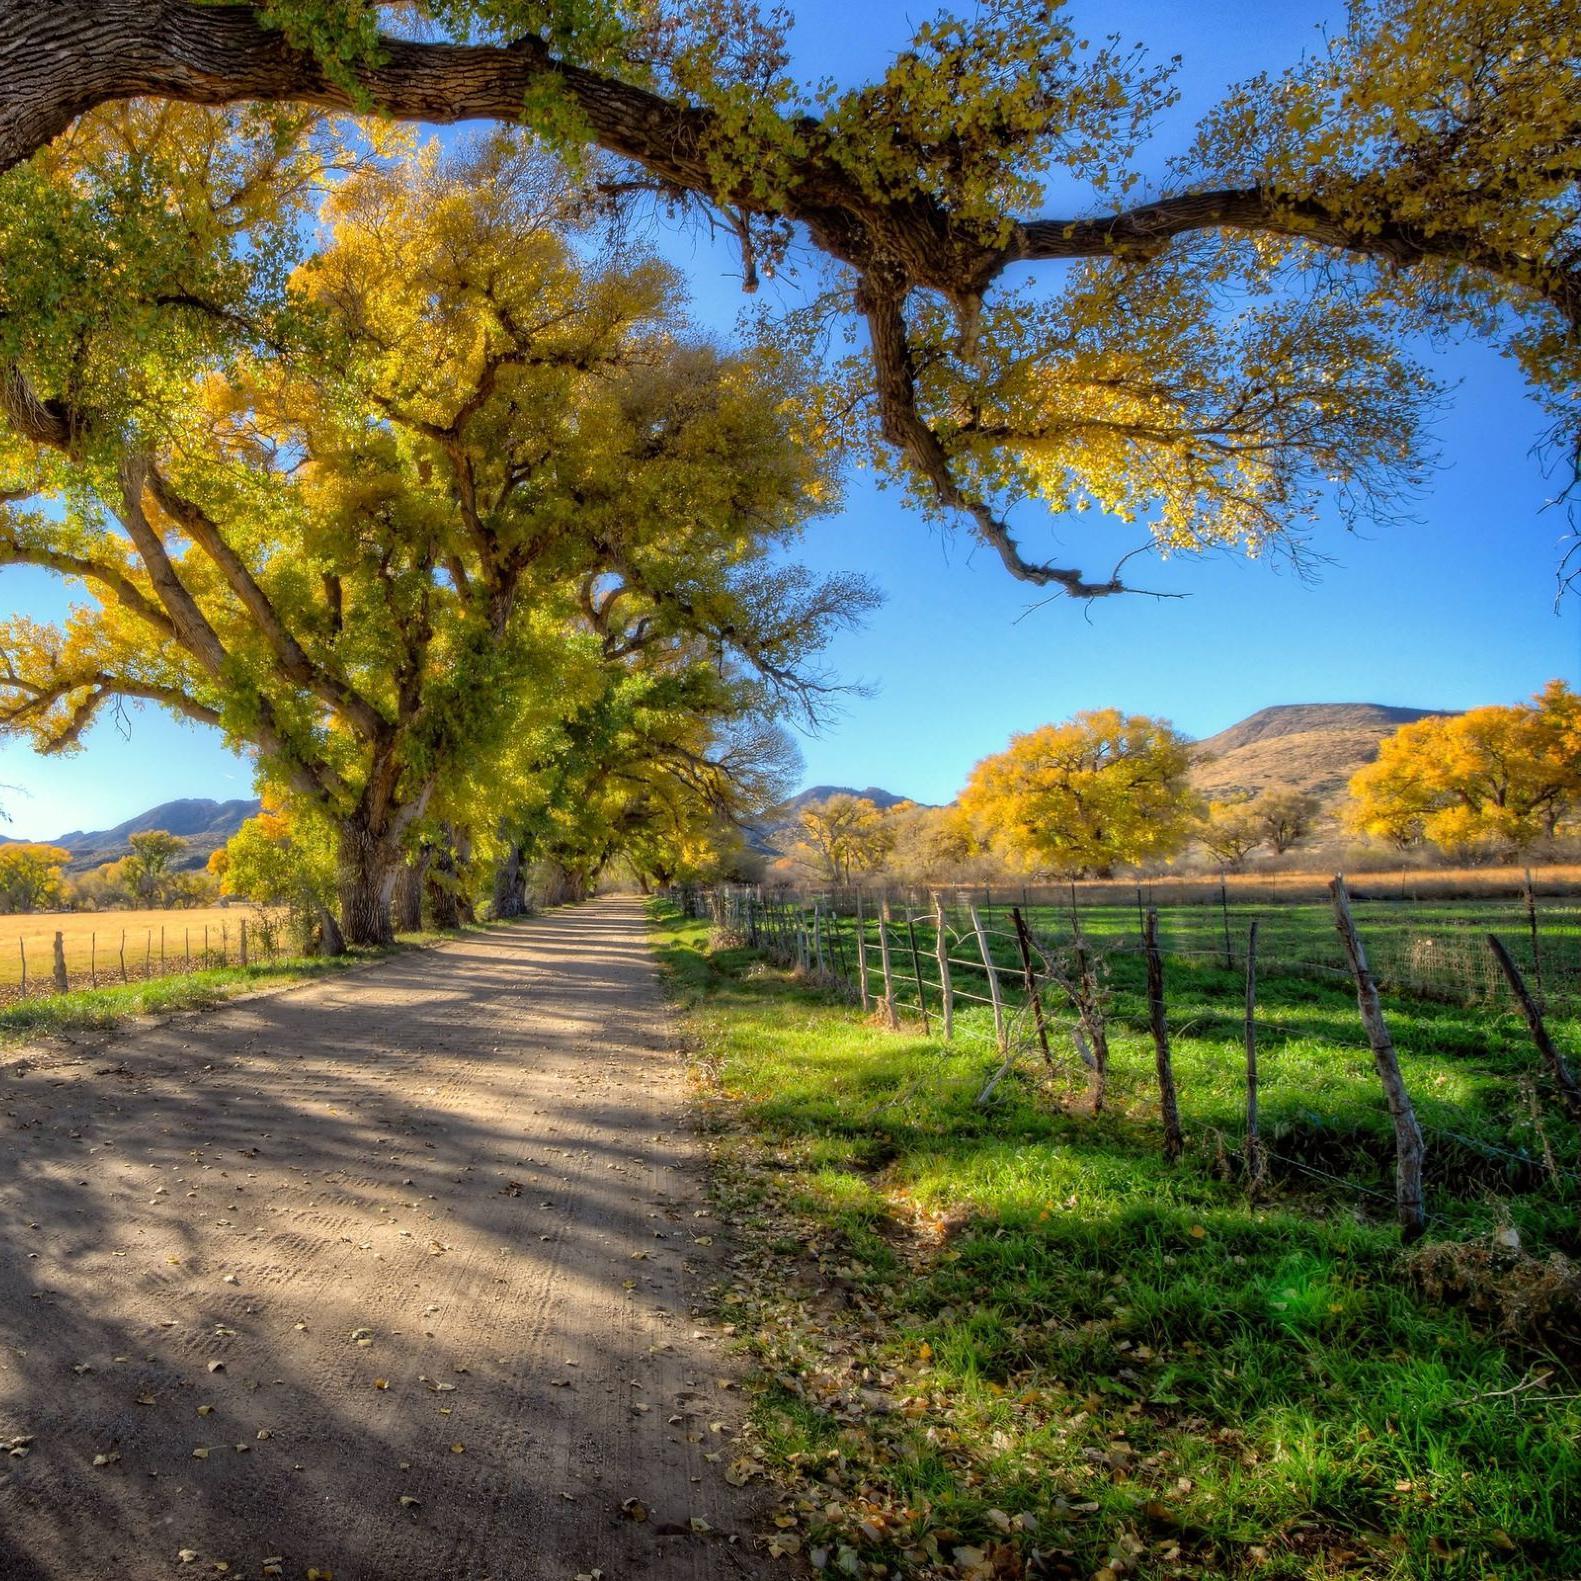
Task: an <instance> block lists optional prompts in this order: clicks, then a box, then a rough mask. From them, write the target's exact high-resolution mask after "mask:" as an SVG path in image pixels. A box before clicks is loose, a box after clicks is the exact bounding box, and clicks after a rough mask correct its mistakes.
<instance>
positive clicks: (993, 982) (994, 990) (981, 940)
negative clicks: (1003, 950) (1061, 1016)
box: [967, 906, 1006, 1054]
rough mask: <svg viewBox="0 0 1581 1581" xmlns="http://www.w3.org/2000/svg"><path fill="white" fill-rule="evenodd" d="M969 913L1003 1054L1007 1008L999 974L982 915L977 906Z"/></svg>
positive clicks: (969, 908) (970, 908) (995, 1028)
mask: <svg viewBox="0 0 1581 1581" xmlns="http://www.w3.org/2000/svg"><path fill="white" fill-rule="evenodd" d="M967 911H968V913H969V915H970V916H971V919H972V930H973V932H975V933H976V935H977V953H978V954H979V955H981V956H982V958H983V970H984V971H985V972H987V973H988V998H989V1001H990V1002H991V1003H992V1005H993V1007H994V1042H995V1043H997V1044H998V1045H999V1052H1000V1053H1001V1054H1003V1053H1004V1051H1005V1043H1006V1038H1005V1007H1004V1005H1003V1003H1002V1002H1001V1001H1000V998H999V973H998V971H997V970H996V969H995V967H994V958H993V956H992V955H990V954H989V952H988V934H987V932H986V931H985V930H984V928H983V919H982V915H981V914H980V913H979V911H978V910H977V907H976V906H968V907H967Z"/></svg>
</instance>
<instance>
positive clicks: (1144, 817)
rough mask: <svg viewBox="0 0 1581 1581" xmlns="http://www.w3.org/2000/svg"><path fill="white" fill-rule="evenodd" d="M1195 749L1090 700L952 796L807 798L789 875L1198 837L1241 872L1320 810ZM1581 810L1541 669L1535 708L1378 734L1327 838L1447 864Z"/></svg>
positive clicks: (1061, 854) (1056, 857)
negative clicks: (926, 802) (1205, 767)
mask: <svg viewBox="0 0 1581 1581" xmlns="http://www.w3.org/2000/svg"><path fill="white" fill-rule="evenodd" d="M1196 763H1197V754H1196V753H1195V752H1194V749H1193V747H1192V744H1191V743H1190V742H1189V741H1188V740H1187V739H1186V738H1185V737H1184V736H1182V735H1180V734H1179V733H1178V732H1177V731H1176V730H1175V729H1174V728H1173V727H1172V726H1171V725H1170V724H1169V723H1168V721H1166V720H1162V719H1154V718H1149V717H1148V716H1146V715H1141V714H1131V715H1126V714H1122V713H1121V712H1120V711H1119V710H1117V709H1096V710H1092V711H1090V712H1086V713H1081V714H1078V715H1076V717H1075V718H1074V719H1071V720H1069V721H1067V722H1066V723H1064V724H1060V725H1045V726H1043V727H1042V728H1041V729H1038V730H1031V731H1028V732H1026V733H1025V734H1023V735H1018V736H1016V737H1014V738H1013V739H1012V741H1011V743H1010V745H1009V746H1008V747H1007V748H1006V749H1005V750H1004V751H1003V752H999V753H995V754H993V755H992V756H990V757H987V758H984V759H983V760H982V762H980V763H979V764H977V766H976V767H975V768H974V769H973V770H972V772H971V775H970V777H969V779H968V780H967V784H966V788H965V789H964V790H963V791H962V793H961V795H960V797H959V799H958V800H957V801H956V802H954V803H953V804H952V805H950V806H948V807H919V806H916V805H914V804H913V803H911V802H901V803H899V804H897V805H896V806H894V807H892V808H889V809H888V810H881V809H880V808H879V807H877V806H876V805H875V804H874V803H873V802H871V801H869V800H866V799H864V798H860V797H856V796H848V795H840V796H834V797H831V798H829V799H828V800H827V801H824V802H821V803H818V804H815V805H813V806H809V807H805V808H803V809H802V810H801V811H800V812H799V814H798V817H797V820H796V825H795V827H794V829H793V830H792V831H791V840H790V843H789V848H788V850H787V853H786V856H785V858H784V859H783V861H782V864H781V867H782V871H784V872H786V873H801V874H804V875H805V874H814V875H816V876H817V877H819V878H820V879H823V880H825V881H827V882H831V883H836V884H843V883H849V882H850V881H851V880H852V879H854V878H857V877H859V876H861V875H864V874H875V873H883V874H885V875H886V876H889V877H892V878H894V879H896V880H898V881H901V882H912V883H932V882H943V881H956V882H962V881H970V880H981V879H984V878H989V877H995V876H1001V875H1010V874H1015V875H1029V874H1035V875H1046V876H1060V877H1067V876H1069V877H1092V876H1095V877H1103V876H1107V875H1109V874H1111V873H1113V872H1115V871H1116V870H1118V869H1121V868H1148V867H1152V866H1156V865H1158V864H1161V863H1164V862H1169V861H1173V860H1174V859H1175V858H1177V857H1178V856H1180V855H1181V854H1182V853H1184V852H1186V851H1188V850H1189V849H1190V848H1192V847H1193V846H1195V847H1197V848H1199V849H1200V850H1201V851H1203V852H1204V853H1205V854H1207V855H1208V856H1209V857H1211V858H1212V859H1213V861H1214V862H1215V863H1216V864H1217V865H1220V866H1223V867H1228V868H1232V869H1239V868H1241V867H1242V866H1244V865H1245V863H1246V861H1247V860H1248V858H1250V857H1251V856H1252V855H1253V854H1254V853H1256V852H1259V851H1263V852H1266V853H1268V854H1270V855H1272V856H1283V855H1285V854H1286V853H1288V852H1289V851H1291V850H1293V849H1295V848H1297V847H1299V846H1300V845H1301V843H1302V842H1303V841H1305V840H1307V839H1308V838H1310V837H1311V836H1312V835H1313V834H1314V833H1315V832H1316V831H1317V830H1319V828H1320V827H1322V825H1323V821H1324V807H1323V804H1322V803H1321V801H1319V800H1318V798H1316V797H1314V796H1311V795H1308V794H1306V793H1305V792H1302V791H1299V790H1295V789H1290V788H1286V787H1273V788H1270V789H1267V790H1265V791H1263V792H1261V793H1260V794H1256V795H1252V794H1247V795H1244V796H1240V797H1231V798H1226V799H1223V800H1205V799H1204V798H1202V797H1201V796H1200V795H1198V793H1197V792H1196V791H1195V790H1194V789H1193V786H1192V770H1193V768H1194V767H1195V766H1196ZM1578 812H1581V697H1577V695H1576V694H1575V693H1574V692H1572V691H1570V689H1569V688H1568V687H1566V686H1565V685H1564V683H1563V682H1560V681H1553V682H1551V683H1550V684H1549V685H1548V686H1547V687H1545V688H1544V689H1543V690H1542V691H1541V692H1540V693H1538V694H1537V695H1536V696H1535V697H1534V698H1533V699H1532V700H1531V701H1530V702H1528V703H1520V704H1515V705H1512V706H1509V707H1488V708H1478V709H1472V710H1471V711H1469V712H1467V713H1464V714H1455V715H1442V716H1430V717H1428V718H1426V719H1422V720H1419V721H1417V722H1416V723H1414V724H1409V725H1405V726H1403V727H1402V728H1401V729H1400V730H1399V731H1397V732H1396V733H1395V734H1394V735H1393V736H1391V737H1389V738H1388V739H1387V740H1385V741H1384V742H1383V743H1382V746H1381V748H1380V750H1379V755H1378V758H1377V760H1376V761H1375V762H1373V763H1371V764H1369V765H1367V766H1366V767H1365V768H1363V769H1361V770H1360V771H1359V772H1358V773H1357V774H1356V775H1355V776H1354V778H1353V779H1352V781H1351V785H1350V797H1349V801H1348V803H1347V804H1346V805H1345V806H1344V807H1343V809H1342V810H1341V815H1340V817H1339V818H1338V819H1332V818H1331V819H1330V820H1329V821H1330V823H1331V825H1332V826H1333V827H1334V828H1335V829H1336V831H1337V832H1346V833H1350V834H1354V835H1360V836H1363V837H1365V838H1368V839H1372V840H1376V841H1378V842H1380V843H1382V844H1385V845H1388V846H1390V847H1393V848H1395V849H1399V850H1406V849H1410V848H1413V847H1419V846H1426V847H1431V848H1432V849H1434V850H1435V851H1437V852H1439V853H1440V854H1442V855H1445V856H1448V857H1451V858H1454V859H1457V860H1476V859H1485V858H1490V857H1491V858H1504V857H1520V856H1523V855H1525V854H1527V853H1529V852H1530V851H1531V850H1532V849H1533V848H1534V847H1536V846H1538V845H1539V844H1541V843H1544V842H1548V843H1550V844H1552V843H1553V842H1554V841H1556V840H1557V839H1559V838H1560V837H1561V836H1562V835H1564V834H1565V833H1566V831H1567V830H1568V828H1569V826H1570V824H1571V822H1572V820H1573V819H1574V818H1575V816H1576V814H1577V813H1578Z"/></svg>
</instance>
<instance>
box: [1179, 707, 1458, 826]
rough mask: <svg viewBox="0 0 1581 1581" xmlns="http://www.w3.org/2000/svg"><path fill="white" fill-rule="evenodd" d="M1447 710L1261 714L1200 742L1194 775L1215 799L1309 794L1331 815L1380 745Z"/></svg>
mask: <svg viewBox="0 0 1581 1581" xmlns="http://www.w3.org/2000/svg"><path fill="white" fill-rule="evenodd" d="M1445 711H1446V710H1443V709H1436V708H1391V707H1387V706H1385V705H1384V704H1382V703H1286V704H1283V705H1281V706H1279V707H1277V708H1262V709H1259V710H1258V711H1257V712H1256V713H1255V714H1252V715H1250V716H1249V717H1247V718H1245V719H1243V720H1241V722H1240V723H1239V724H1236V725H1231V726H1230V728H1229V729H1228V730H1221V731H1220V732H1219V733H1218V734H1217V735H1216V736H1209V737H1208V738H1207V740H1205V741H1202V742H1199V743H1198V753H1199V763H1198V767H1197V770H1196V772H1195V774H1194V775H1193V776H1192V778H1193V780H1194V782H1195V783H1196V786H1197V789H1198V790H1200V791H1202V792H1203V794H1204V795H1207V796H1212V797H1214V798H1216V799H1222V798H1226V797H1232V796H1237V795H1243V794H1248V793H1249V794H1253V795H1255V794H1256V793H1257V792H1259V791H1264V790H1268V789H1270V788H1271V787H1273V786H1279V787H1280V788H1285V787H1290V788H1293V789H1295V790H1301V791H1306V792H1307V793H1308V794H1309V795H1313V796H1316V797H1318V798H1320V799H1321V800H1322V801H1323V802H1324V803H1325V804H1327V806H1328V808H1329V809H1330V810H1337V809H1338V806H1339V803H1340V802H1341V801H1342V800H1343V799H1344V796H1345V788H1346V785H1347V784H1348V782H1349V780H1350V777H1351V775H1352V774H1354V773H1355V772H1356V770H1357V769H1359V768H1361V767H1362V765H1363V764H1366V763H1371V762H1372V760H1373V759H1374V758H1375V757H1377V755H1378V743H1379V742H1380V741H1382V740H1383V738H1384V737H1385V736H1391V735H1393V734H1394V732H1395V731H1396V730H1398V729H1399V728H1400V726H1401V725H1407V724H1410V723H1411V722H1412V721H1413V720H1417V719H1425V718H1427V717H1428V716H1429V715H1431V714H1437V713H1443V712H1445Z"/></svg>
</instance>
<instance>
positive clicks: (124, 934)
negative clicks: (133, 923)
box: [121, 928, 127, 983]
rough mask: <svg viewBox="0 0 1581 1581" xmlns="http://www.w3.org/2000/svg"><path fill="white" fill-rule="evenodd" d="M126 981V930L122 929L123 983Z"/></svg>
mask: <svg viewBox="0 0 1581 1581" xmlns="http://www.w3.org/2000/svg"><path fill="white" fill-rule="evenodd" d="M126 980H127V977H126V929H125V928H122V929H121V981H122V982H123V983H124V982H125V981H126Z"/></svg>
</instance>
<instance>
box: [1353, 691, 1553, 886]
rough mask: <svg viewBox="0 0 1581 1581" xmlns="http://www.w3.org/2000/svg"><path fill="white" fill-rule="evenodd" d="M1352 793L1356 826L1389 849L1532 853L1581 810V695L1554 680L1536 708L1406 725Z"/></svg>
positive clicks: (1355, 783) (1434, 718)
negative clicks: (1425, 846) (1416, 846)
mask: <svg viewBox="0 0 1581 1581" xmlns="http://www.w3.org/2000/svg"><path fill="white" fill-rule="evenodd" d="M1350 793H1351V799H1352V800H1351V808H1350V812H1349V818H1350V822H1351V825H1352V827H1353V828H1355V829H1357V830H1359V831H1360V832H1361V833H1364V834H1367V835H1371V836H1373V837H1374V838H1376V839H1379V840H1384V841H1387V842H1388V843H1389V844H1392V845H1397V846H1409V845H1414V844H1417V843H1419V842H1421V841H1426V842H1427V843H1428V844H1430V845H1434V846H1437V847H1438V848H1439V849H1440V850H1441V851H1445V852H1448V853H1451V854H1454V855H1457V856H1468V855H1476V854H1478V853H1494V854H1499V855H1508V854H1519V853H1521V852H1524V851H1526V850H1528V849H1529V848H1530V847H1531V846H1533V845H1535V844H1536V843H1537V842H1538V841H1540V840H1543V839H1548V838H1552V837H1553V835H1554V834H1555V833H1556V831H1557V830H1558V829H1559V827H1560V825H1561V824H1562V823H1563V822H1564V821H1565V820H1566V819H1567V818H1568V817H1569V816H1570V815H1571V814H1572V813H1573V812H1574V810H1575V808H1576V806H1577V805H1578V803H1581V697H1577V695H1576V694H1575V693H1574V692H1572V691H1571V690H1570V689H1569V687H1567V686H1566V685H1565V684H1564V682H1563V681H1550V682H1549V683H1548V685H1547V686H1545V687H1544V688H1543V690H1542V691H1541V692H1539V693H1537V694H1536V695H1535V696H1534V697H1533V698H1532V700H1531V701H1530V702H1528V703H1517V704H1515V705H1514V706H1512V707H1491V708H1473V709H1471V710H1470V711H1469V712H1468V713H1464V714H1455V715H1452V716H1437V715H1435V716H1431V717H1429V718H1426V719H1419V720H1416V721H1415V722H1414V723H1412V724H1408V725H1402V726H1401V727H1400V729H1399V730H1397V731H1396V732H1395V733H1394V734H1393V735H1392V736H1390V737H1389V738H1388V739H1387V740H1386V741H1384V742H1383V744H1382V746H1381V747H1380V748H1379V751H1378V757H1377V760H1376V762H1373V763H1369V764H1368V765H1367V766H1366V767H1365V768H1363V769H1361V770H1360V771H1359V772H1358V773H1357V774H1356V775H1355V776H1354V777H1353V778H1352V780H1351V782H1350Z"/></svg>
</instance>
